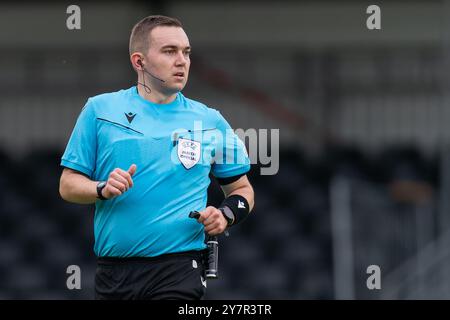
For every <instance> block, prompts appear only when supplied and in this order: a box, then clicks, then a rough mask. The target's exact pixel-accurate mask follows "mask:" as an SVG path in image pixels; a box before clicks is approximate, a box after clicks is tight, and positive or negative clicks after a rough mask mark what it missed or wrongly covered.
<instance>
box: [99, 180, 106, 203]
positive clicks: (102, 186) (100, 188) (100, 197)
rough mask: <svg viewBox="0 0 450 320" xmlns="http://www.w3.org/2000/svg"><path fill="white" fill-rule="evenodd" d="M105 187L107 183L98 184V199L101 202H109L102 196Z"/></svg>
mask: <svg viewBox="0 0 450 320" xmlns="http://www.w3.org/2000/svg"><path fill="white" fill-rule="evenodd" d="M105 187H106V181H100V182H99V183H97V198H99V199H100V200H108V199H107V198H105V197H104V196H103V194H102V190H103V189H105Z"/></svg>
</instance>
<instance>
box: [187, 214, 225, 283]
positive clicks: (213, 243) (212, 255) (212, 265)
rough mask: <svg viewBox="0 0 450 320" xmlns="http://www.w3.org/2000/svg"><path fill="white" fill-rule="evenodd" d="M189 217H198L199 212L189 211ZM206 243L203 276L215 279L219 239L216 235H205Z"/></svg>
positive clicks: (216, 276) (217, 265)
mask: <svg viewBox="0 0 450 320" xmlns="http://www.w3.org/2000/svg"><path fill="white" fill-rule="evenodd" d="M189 218H193V219H198V218H200V213H199V212H198V211H191V212H190V213H189ZM206 245H207V246H208V254H207V257H206V259H205V260H206V261H205V262H206V265H205V276H206V278H207V279H217V278H218V271H219V270H218V269H219V241H218V238H217V236H208V235H207V236H206Z"/></svg>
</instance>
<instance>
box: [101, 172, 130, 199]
mask: <svg viewBox="0 0 450 320" xmlns="http://www.w3.org/2000/svg"><path fill="white" fill-rule="evenodd" d="M135 172H136V165H135V164H132V165H131V166H130V168H128V170H127V171H125V170H122V169H120V168H116V169H114V170H113V171H112V172H111V173H110V174H109V177H108V180H107V181H106V186H105V187H104V188H103V190H102V195H103V196H104V197H105V198H106V199H112V198H115V197H117V196H120V195H121V194H123V193H124V192H126V191H128V189H129V188H131V187H133V179H132V177H133V175H134V173H135Z"/></svg>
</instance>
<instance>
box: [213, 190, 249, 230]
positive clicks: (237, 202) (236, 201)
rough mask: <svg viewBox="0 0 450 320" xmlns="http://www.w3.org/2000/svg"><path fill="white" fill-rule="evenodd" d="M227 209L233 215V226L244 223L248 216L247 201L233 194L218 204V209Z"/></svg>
mask: <svg viewBox="0 0 450 320" xmlns="http://www.w3.org/2000/svg"><path fill="white" fill-rule="evenodd" d="M223 207H228V208H230V209H231V211H233V214H234V222H233V224H232V225H233V226H235V225H237V224H239V223H241V222H242V221H244V220H245V219H246V218H247V217H248V214H249V213H250V206H249V204H248V201H247V199H245V198H244V197H243V196H240V195H238V194H233V195H231V196H229V197H228V198H225V200H223V202H222V203H221V204H220V206H219V208H223Z"/></svg>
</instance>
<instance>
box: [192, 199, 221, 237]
mask: <svg viewBox="0 0 450 320" xmlns="http://www.w3.org/2000/svg"><path fill="white" fill-rule="evenodd" d="M199 213H200V218H198V220H197V221H198V222H200V223H202V224H203V225H204V226H205V231H206V232H207V233H208V234H209V235H210V236H216V235H219V234H221V233H222V232H224V231H225V229H226V228H227V226H228V222H227V220H226V219H225V217H224V216H223V214H222V211H220V210H219V209H217V208H214V207H212V206H209V207H207V208H206V209H205V210H203V211H200V212H199Z"/></svg>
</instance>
